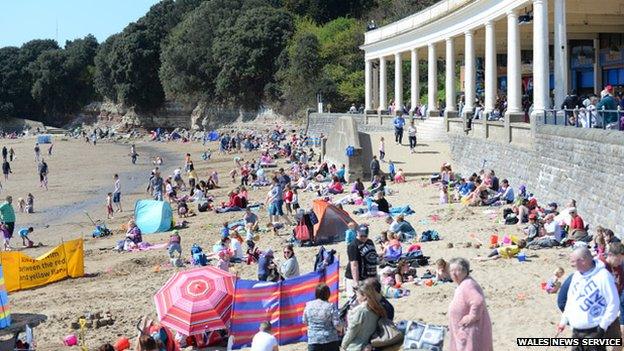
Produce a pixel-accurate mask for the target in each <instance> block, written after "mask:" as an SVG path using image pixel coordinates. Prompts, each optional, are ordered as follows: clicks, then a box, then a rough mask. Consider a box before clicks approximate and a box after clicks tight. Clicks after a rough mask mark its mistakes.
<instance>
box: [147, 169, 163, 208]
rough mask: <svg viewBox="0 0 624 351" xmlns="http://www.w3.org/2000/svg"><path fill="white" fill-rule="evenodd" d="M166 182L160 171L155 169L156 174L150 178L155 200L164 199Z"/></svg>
mask: <svg viewBox="0 0 624 351" xmlns="http://www.w3.org/2000/svg"><path fill="white" fill-rule="evenodd" d="M164 187H165V182H164V180H163V179H162V177H161V176H160V171H158V170H156V171H154V176H153V177H152V179H151V180H150V188H151V189H152V195H153V196H154V200H157V201H163V192H164Z"/></svg>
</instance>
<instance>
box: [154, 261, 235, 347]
mask: <svg viewBox="0 0 624 351" xmlns="http://www.w3.org/2000/svg"><path fill="white" fill-rule="evenodd" d="M235 279H236V276H235V275H233V274H231V273H228V272H225V271H223V270H221V269H218V268H216V267H211V266H207V267H199V268H194V269H190V270H187V271H183V272H178V273H176V274H174V275H173V276H172V277H171V278H169V280H168V281H167V282H166V283H165V285H163V287H162V288H160V290H158V292H157V293H156V295H154V302H155V303H156V311H157V313H158V318H159V319H160V323H161V324H163V325H165V326H167V327H169V328H171V329H173V330H176V331H178V332H180V333H181V334H184V335H195V334H201V333H203V332H205V331H211V330H219V329H226V328H227V327H228V324H229V321H230V315H231V312H232V303H233V301H234V280H235Z"/></svg>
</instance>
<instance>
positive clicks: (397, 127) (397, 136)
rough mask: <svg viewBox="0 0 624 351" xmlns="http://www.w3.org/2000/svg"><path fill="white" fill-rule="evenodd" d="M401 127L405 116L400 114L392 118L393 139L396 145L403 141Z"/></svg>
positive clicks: (403, 124)
mask: <svg viewBox="0 0 624 351" xmlns="http://www.w3.org/2000/svg"><path fill="white" fill-rule="evenodd" d="M403 127H405V118H403V115H402V114H400V115H398V116H396V117H395V118H394V141H395V142H396V144H397V145H401V143H402V142H403Z"/></svg>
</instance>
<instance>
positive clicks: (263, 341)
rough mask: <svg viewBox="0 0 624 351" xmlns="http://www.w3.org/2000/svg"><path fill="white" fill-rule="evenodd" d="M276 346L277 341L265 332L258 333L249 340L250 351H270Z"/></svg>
mask: <svg viewBox="0 0 624 351" xmlns="http://www.w3.org/2000/svg"><path fill="white" fill-rule="evenodd" d="M274 346H277V339H276V338H275V337H274V336H273V335H271V334H269V333H266V332H263V331H260V332H257V333H256V335H254V337H253V339H252V340H251V351H272V350H273V347H274Z"/></svg>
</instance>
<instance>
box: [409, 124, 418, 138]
mask: <svg viewBox="0 0 624 351" xmlns="http://www.w3.org/2000/svg"><path fill="white" fill-rule="evenodd" d="M407 135H408V136H411V137H415V136H416V127H414V126H409V127H408V128H407Z"/></svg>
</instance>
